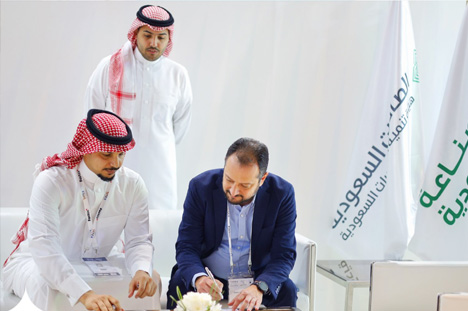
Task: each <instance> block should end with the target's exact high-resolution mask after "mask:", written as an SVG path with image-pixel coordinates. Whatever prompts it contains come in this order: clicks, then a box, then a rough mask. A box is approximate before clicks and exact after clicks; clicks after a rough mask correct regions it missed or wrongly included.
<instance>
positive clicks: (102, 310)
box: [79, 290, 124, 311]
mask: <svg viewBox="0 0 468 311" xmlns="http://www.w3.org/2000/svg"><path fill="white" fill-rule="evenodd" d="M79 301H80V302H81V303H82V304H83V305H84V306H85V307H86V309H87V310H93V311H114V310H115V311H124V309H122V308H121V307H120V303H119V301H118V300H117V299H115V298H114V297H112V296H109V295H98V294H96V293H95V292H94V291H92V290H90V291H87V292H86V293H84V294H83V295H81V297H80V299H79ZM114 307H115V309H114Z"/></svg>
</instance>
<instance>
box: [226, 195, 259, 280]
mask: <svg viewBox="0 0 468 311" xmlns="http://www.w3.org/2000/svg"><path fill="white" fill-rule="evenodd" d="M252 208H253V206H252ZM245 219H247V217H245ZM227 226H228V242H229V264H230V266H231V275H234V261H233V260H232V242H231V212H230V211H229V203H227ZM247 264H248V267H249V274H250V275H252V269H251V268H252V229H251V230H250V241H249V261H248V263H247Z"/></svg>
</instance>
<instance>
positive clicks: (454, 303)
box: [437, 293, 468, 311]
mask: <svg viewBox="0 0 468 311" xmlns="http://www.w3.org/2000/svg"><path fill="white" fill-rule="evenodd" d="M461 310H468V293H440V294H439V295H438V297H437V311H461Z"/></svg>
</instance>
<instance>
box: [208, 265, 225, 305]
mask: <svg viewBox="0 0 468 311" xmlns="http://www.w3.org/2000/svg"><path fill="white" fill-rule="evenodd" d="M205 270H206V273H208V276H209V277H210V279H211V280H212V281H213V283H214V286H215V287H216V290H217V291H218V293H219V295H220V296H221V299H224V297H223V293H222V292H221V291H220V290H219V287H218V283H216V280H215V278H214V276H213V273H211V271H210V269H208V267H205Z"/></svg>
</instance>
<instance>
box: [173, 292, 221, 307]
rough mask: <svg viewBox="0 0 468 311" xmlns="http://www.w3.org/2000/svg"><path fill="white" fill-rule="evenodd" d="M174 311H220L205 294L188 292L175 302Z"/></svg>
mask: <svg viewBox="0 0 468 311" xmlns="http://www.w3.org/2000/svg"><path fill="white" fill-rule="evenodd" d="M175 310H176V311H221V305H220V304H219V303H217V302H216V301H213V300H212V299H211V296H210V295H209V294H207V293H196V292H188V293H187V294H185V295H184V296H183V297H182V299H180V300H179V301H178V302H177V307H176V308H175Z"/></svg>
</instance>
